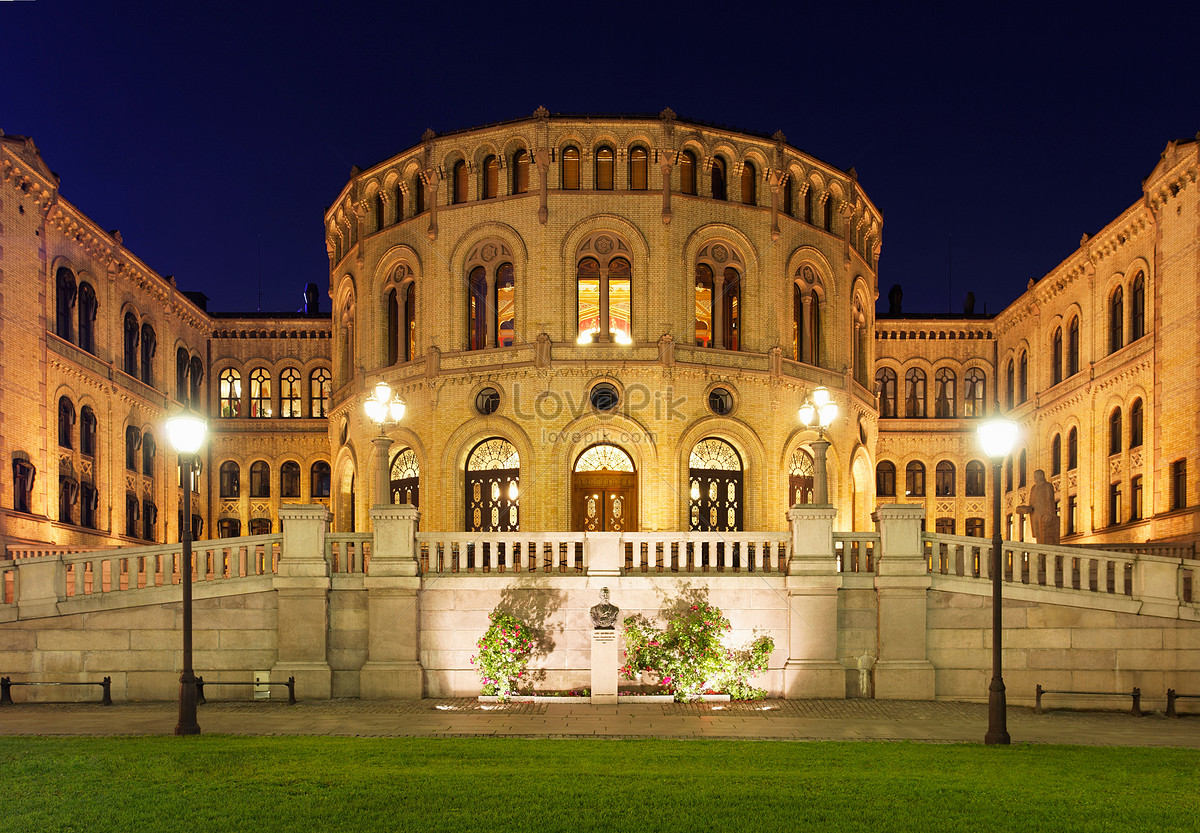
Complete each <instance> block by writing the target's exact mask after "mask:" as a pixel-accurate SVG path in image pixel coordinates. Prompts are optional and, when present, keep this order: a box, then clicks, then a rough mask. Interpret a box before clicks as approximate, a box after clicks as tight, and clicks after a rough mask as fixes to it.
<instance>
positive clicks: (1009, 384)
mask: <svg viewBox="0 0 1200 833" xmlns="http://www.w3.org/2000/svg"><path fill="white" fill-rule="evenodd" d="M1015 367H1016V366H1015V365H1014V364H1013V360H1012V359H1009V360H1008V367H1007V368H1006V369H1005V371H1004V406H1005V407H1006V408H1008V409H1009V410H1012V406H1013V390H1014V388H1015V385H1014V380H1015V379H1016V372H1015V371H1014V368H1015Z"/></svg>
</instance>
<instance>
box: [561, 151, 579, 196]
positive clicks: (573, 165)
mask: <svg viewBox="0 0 1200 833" xmlns="http://www.w3.org/2000/svg"><path fill="white" fill-rule="evenodd" d="M562 188H563V190H566V191H578V190H579V148H577V147H574V146H573V145H568V146H567V147H565V148H563V152H562Z"/></svg>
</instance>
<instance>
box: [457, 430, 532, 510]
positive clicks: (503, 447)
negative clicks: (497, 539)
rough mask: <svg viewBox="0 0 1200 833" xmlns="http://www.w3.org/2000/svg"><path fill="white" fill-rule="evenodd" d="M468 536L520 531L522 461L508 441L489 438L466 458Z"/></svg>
mask: <svg viewBox="0 0 1200 833" xmlns="http://www.w3.org/2000/svg"><path fill="white" fill-rule="evenodd" d="M466 474H467V477H466V486H467V494H466V510H467V511H466V515H467V517H466V525H465V527H464V528H465V529H466V530H467V532H517V531H518V530H520V528H521V518H520V511H521V505H520V483H521V458H520V455H518V454H517V449H516V447H515V446H514V445H513V444H512V443H510V442H509V441H508V440H505V439H501V438H500V437H491V438H489V439H486V440H484V441H483V442H481V443H479V445H477V446H475V447H474V448H473V449H471V453H470V455H469V456H468V457H467V472H466Z"/></svg>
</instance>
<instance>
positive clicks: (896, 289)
mask: <svg viewBox="0 0 1200 833" xmlns="http://www.w3.org/2000/svg"><path fill="white" fill-rule="evenodd" d="M903 305H904V290H903V289H901V288H900V284H898V283H894V284H892V288H891V289H889V290H888V315H902V314H903V311H902V309H901V307H903Z"/></svg>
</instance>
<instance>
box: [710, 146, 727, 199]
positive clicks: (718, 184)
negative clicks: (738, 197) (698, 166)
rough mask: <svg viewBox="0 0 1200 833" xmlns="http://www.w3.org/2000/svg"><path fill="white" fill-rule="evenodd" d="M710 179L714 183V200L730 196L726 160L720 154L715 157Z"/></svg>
mask: <svg viewBox="0 0 1200 833" xmlns="http://www.w3.org/2000/svg"><path fill="white" fill-rule="evenodd" d="M709 181H710V183H711V185H712V197H713V199H714V200H723V199H727V198H728V193H727V190H728V189H727V188H726V179H725V160H724V159H722V158H721V157H720V156H714V157H713V160H712V172H711V176H710V179H709Z"/></svg>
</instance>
